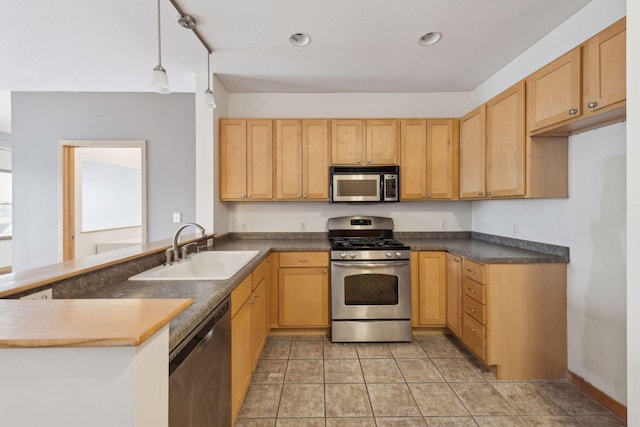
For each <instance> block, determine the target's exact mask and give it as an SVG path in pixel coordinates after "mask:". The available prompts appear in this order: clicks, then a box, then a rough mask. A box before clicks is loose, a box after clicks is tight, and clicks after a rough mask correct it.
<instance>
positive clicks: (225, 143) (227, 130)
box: [220, 119, 247, 200]
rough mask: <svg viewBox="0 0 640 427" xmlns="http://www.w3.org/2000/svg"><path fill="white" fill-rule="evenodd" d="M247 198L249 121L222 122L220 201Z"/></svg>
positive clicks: (231, 120)
mask: <svg viewBox="0 0 640 427" xmlns="http://www.w3.org/2000/svg"><path fill="white" fill-rule="evenodd" d="M246 196H247V121H246V120H238V119H222V120H220V199H221V200H244V199H245V197H246Z"/></svg>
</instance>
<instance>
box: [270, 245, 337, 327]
mask: <svg viewBox="0 0 640 427" xmlns="http://www.w3.org/2000/svg"><path fill="white" fill-rule="evenodd" d="M279 262H280V269H279V277H278V325H279V326H280V327H298V328H306V327H309V328H315V327H325V328H326V327H328V326H329V254H328V253H327V252H282V253H280V254H279Z"/></svg>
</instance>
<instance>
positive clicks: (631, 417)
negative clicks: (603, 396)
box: [627, 0, 640, 427]
mask: <svg viewBox="0 0 640 427" xmlns="http://www.w3.org/2000/svg"><path fill="white" fill-rule="evenodd" d="M639 75H640V2H638V1H637V0H628V1H627V76H633V78H628V79H627V119H628V120H627V259H628V260H629V261H630V262H629V263H627V378H628V379H631V380H629V381H627V393H628V395H627V408H628V422H629V424H628V425H629V427H638V426H640V381H638V380H637V379H638V378H640V357H638V355H639V354H640V310H638V301H640V263H639V262H637V261H638V260H640V168H638V167H637V165H639V164H640V146H639V145H638V141H640V82H639V81H638V79H637V78H636V77H637V76H639Z"/></svg>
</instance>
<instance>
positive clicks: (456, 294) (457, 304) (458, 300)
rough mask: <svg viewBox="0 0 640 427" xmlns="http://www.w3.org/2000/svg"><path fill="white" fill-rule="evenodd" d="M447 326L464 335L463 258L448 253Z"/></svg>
mask: <svg viewBox="0 0 640 427" xmlns="http://www.w3.org/2000/svg"><path fill="white" fill-rule="evenodd" d="M447 327H448V328H449V330H450V331H451V332H452V333H453V334H454V335H455V336H457V337H458V338H460V337H462V260H461V259H460V257H459V256H457V255H452V254H447Z"/></svg>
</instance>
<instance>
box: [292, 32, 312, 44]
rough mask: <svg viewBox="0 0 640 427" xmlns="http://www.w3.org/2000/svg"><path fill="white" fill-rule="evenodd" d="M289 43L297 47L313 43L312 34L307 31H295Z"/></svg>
mask: <svg viewBox="0 0 640 427" xmlns="http://www.w3.org/2000/svg"><path fill="white" fill-rule="evenodd" d="M289 43H291V44H292V45H294V46H297V47H302V46H306V45H308V44H309V43H311V36H309V34H307V33H293V34H291V35H290V36H289Z"/></svg>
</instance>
